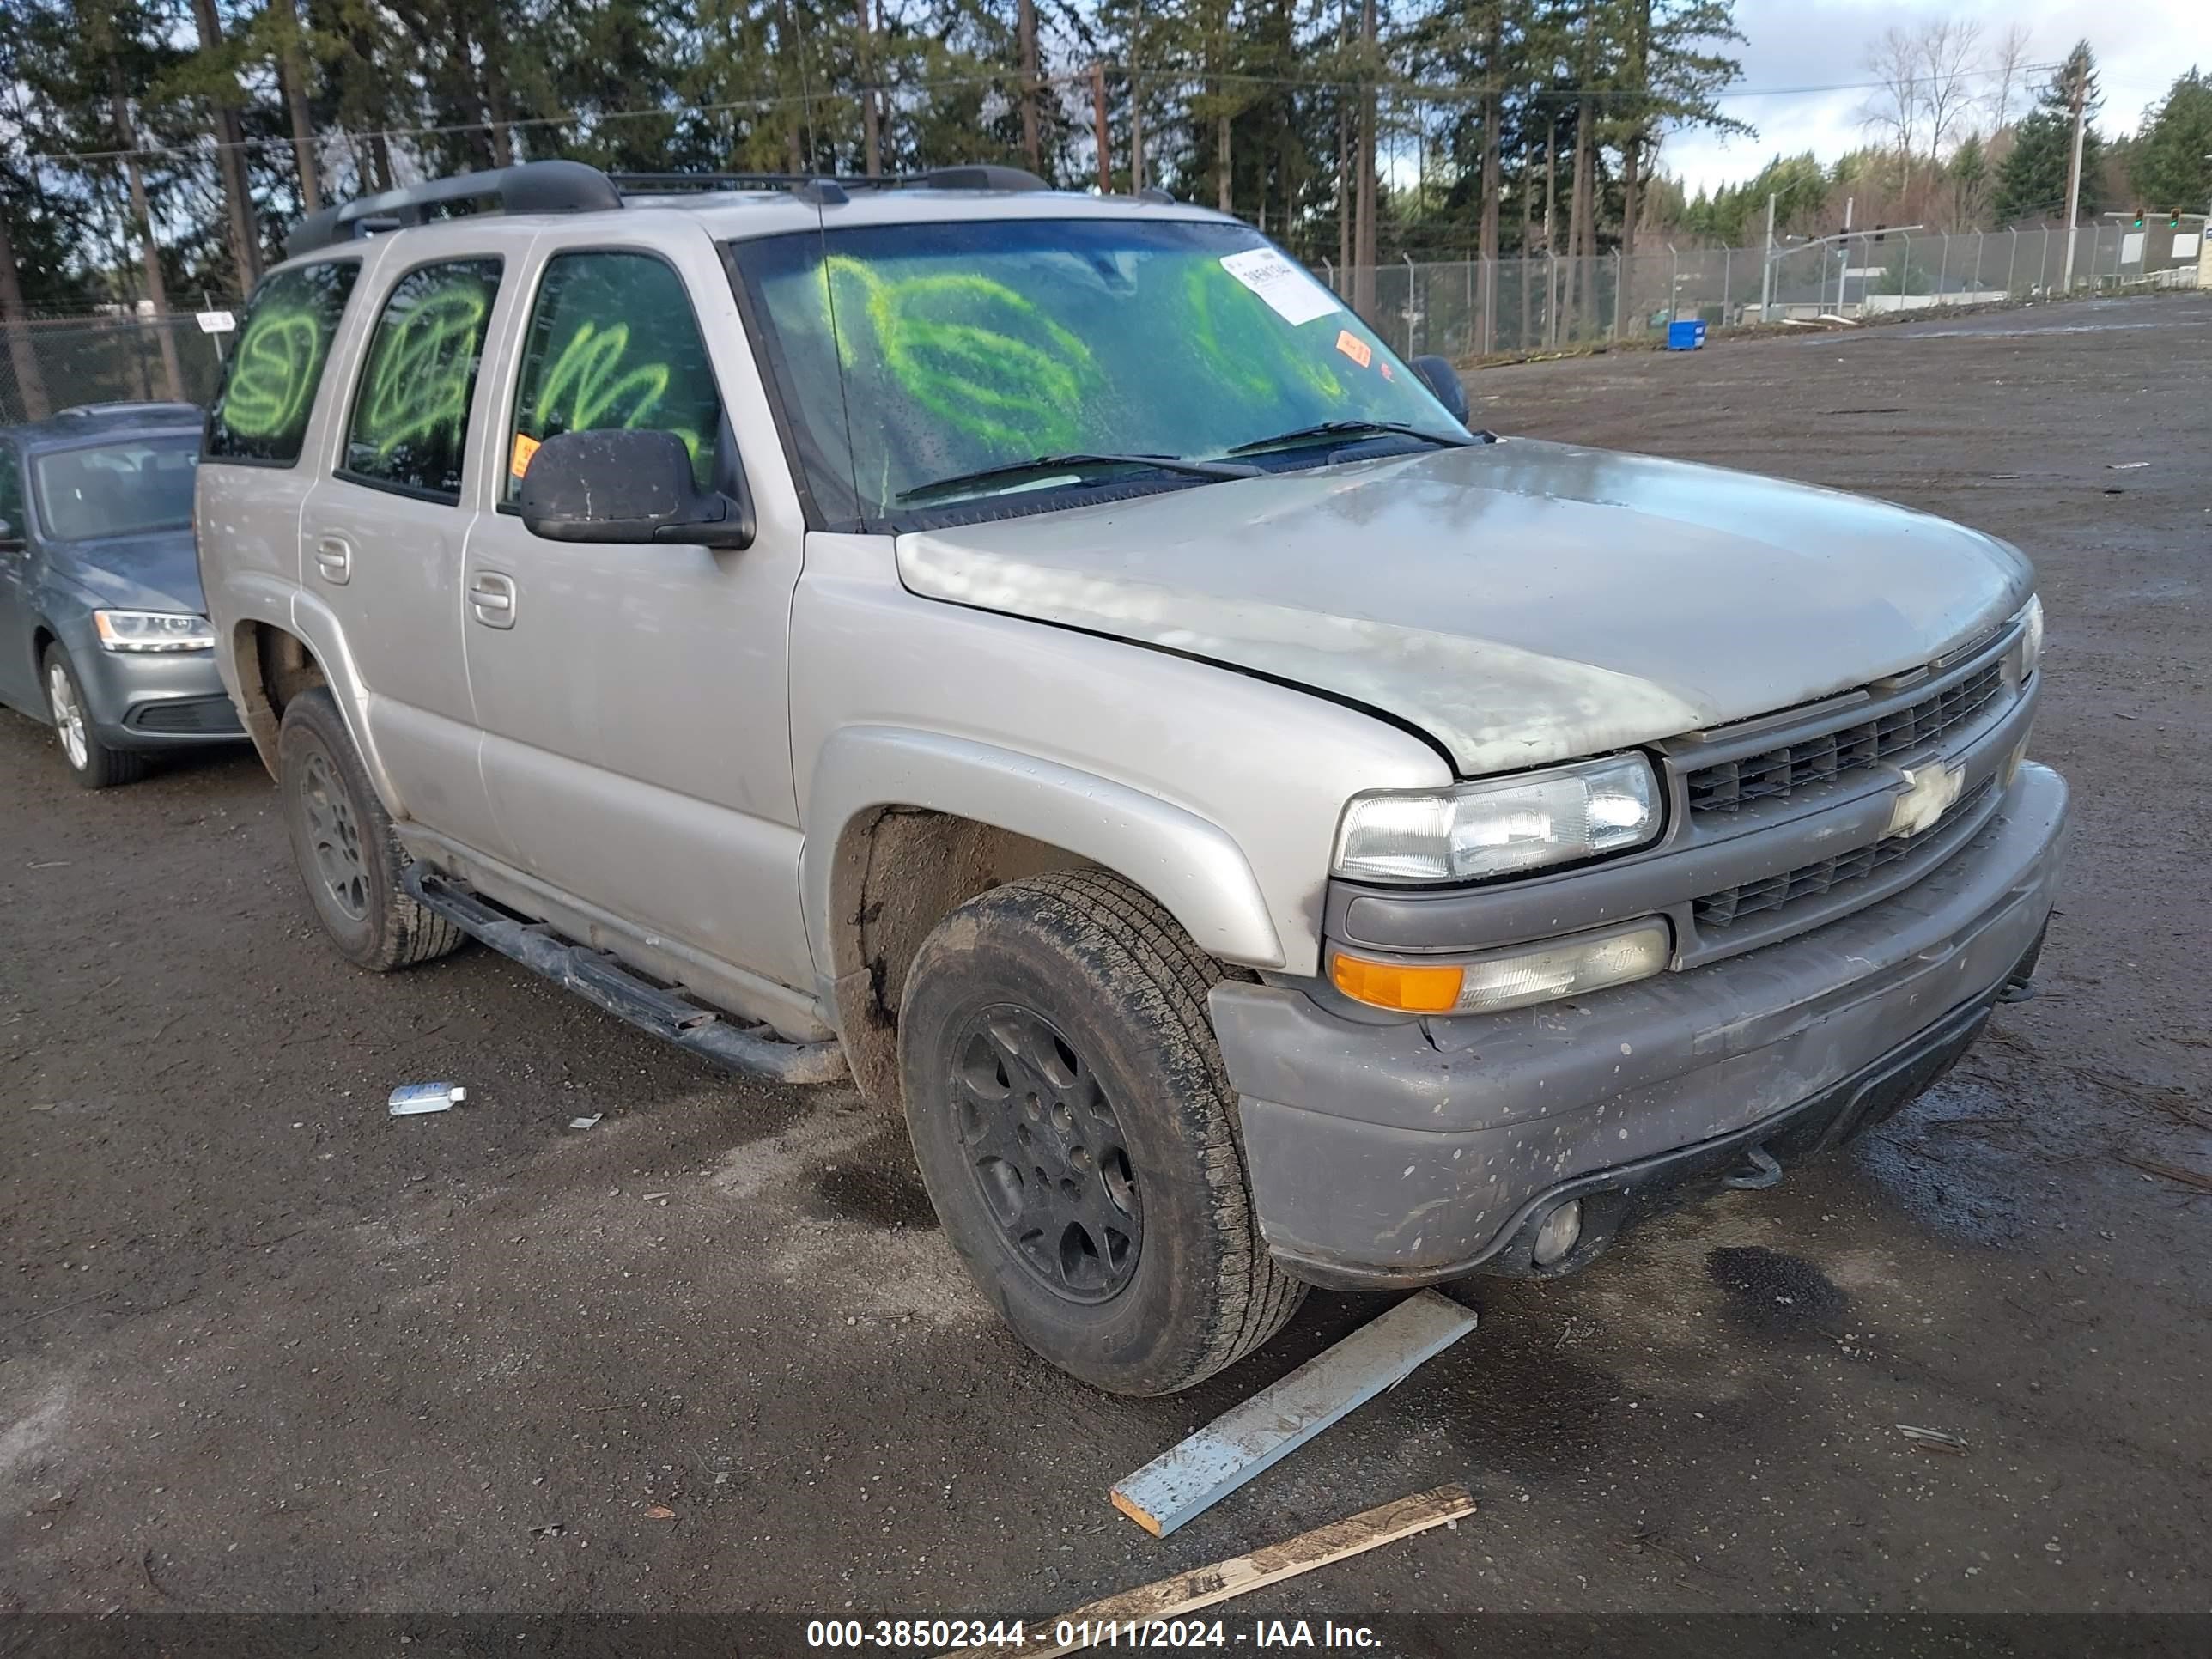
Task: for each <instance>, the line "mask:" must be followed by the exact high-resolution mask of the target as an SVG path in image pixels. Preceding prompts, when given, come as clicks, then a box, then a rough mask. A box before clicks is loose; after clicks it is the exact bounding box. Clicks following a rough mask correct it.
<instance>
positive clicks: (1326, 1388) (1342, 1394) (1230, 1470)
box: [1110, 1291, 1474, 1538]
mask: <svg viewBox="0 0 2212 1659" xmlns="http://www.w3.org/2000/svg"><path fill="white" fill-rule="evenodd" d="M1473 1329H1474V1310H1472V1309H1469V1308H1462V1307H1461V1306H1460V1304H1458V1303H1456V1302H1454V1301H1453V1300H1451V1298H1450V1297H1443V1296H1439V1295H1437V1293H1436V1292H1435V1291H1422V1292H1421V1293H1420V1294H1419V1295H1418V1296H1412V1297H1407V1298H1406V1300H1405V1301H1403V1302H1401V1303H1400V1304H1398V1305H1397V1306H1396V1307H1395V1308H1393V1309H1391V1310H1390V1311H1389V1312H1388V1313H1386V1314H1384V1315H1383V1316H1382V1317H1381V1318H1380V1319H1377V1320H1374V1321H1372V1322H1370V1323H1368V1324H1365V1325H1363V1326H1361V1327H1360V1328H1358V1330H1356V1331H1354V1332H1353V1333H1352V1334H1351V1335H1350V1336H1347V1337H1346V1338H1345V1339H1344V1340H1343V1341H1341V1342H1340V1343H1338V1344H1337V1345H1336V1346H1334V1347H1333V1348H1330V1349H1329V1350H1328V1351H1327V1352H1324V1353H1320V1354H1316V1355H1315V1356H1314V1358H1311V1359H1309V1360H1308V1361H1306V1363H1305V1364H1303V1365H1301V1366H1299V1367H1298V1368H1297V1370H1294V1371H1292V1372H1291V1374H1290V1375H1289V1376H1286V1377H1285V1378H1283V1379H1282V1381H1280V1382H1279V1383H1271V1384H1269V1385H1268V1386H1267V1388H1264V1389H1261V1390H1260V1392H1259V1393H1257V1394H1255V1395H1253V1396H1252V1397H1251V1398H1250V1399H1249V1400H1247V1401H1244V1403H1243V1405H1241V1406H1237V1407H1232V1408H1231V1409H1230V1410H1228V1411H1225V1412H1224V1413H1222V1414H1221V1415H1220V1416H1219V1417H1217V1418H1215V1419H1213V1421H1212V1422H1211V1423H1209V1424H1207V1425H1206V1426H1205V1427H1204V1428H1202V1429H1200V1431H1198V1432H1197V1433H1196V1434H1194V1435H1193V1436H1191V1437H1190V1438H1189V1439H1188V1440H1185V1441H1184V1442H1182V1443H1181V1444H1180V1445H1176V1446H1171V1447H1170V1448H1169V1449H1167V1450H1166V1451H1164V1452H1163V1453H1162V1454H1161V1455H1159V1456H1158V1457H1156V1458H1154V1459H1153V1460H1152V1462H1149V1463H1147V1464H1146V1465H1145V1467H1144V1468H1141V1469H1139V1470H1138V1471H1137V1472H1136V1473H1135V1474H1132V1475H1128V1476H1126V1477H1124V1478H1123V1479H1122V1480H1120V1481H1118V1482H1117V1483H1115V1487H1114V1490H1113V1492H1112V1493H1111V1494H1110V1496H1111V1497H1112V1498H1113V1500H1114V1507H1115V1509H1117V1510H1121V1513H1122V1514H1124V1515H1126V1516H1128V1517H1129V1518H1130V1519H1131V1520H1132V1521H1134V1522H1136V1523H1137V1524H1138V1525H1139V1526H1140V1527H1142V1528H1144V1529H1145V1530H1146V1532H1148V1533H1150V1534H1152V1536H1153V1537H1155V1538H1164V1537H1166V1536H1167V1535H1168V1534H1170V1533H1171V1532H1173V1531H1174V1530H1175V1529H1176V1528H1177V1527H1179V1526H1181V1525H1182V1523H1183V1522H1186V1521H1188V1520H1189V1519H1190V1518H1191V1516H1194V1515H1197V1514H1199V1513H1200V1511H1202V1510H1205V1509H1206V1508H1207V1507H1208V1506H1209V1505H1211V1504H1215V1503H1217V1502H1218V1501H1219V1500H1220V1499H1221V1498H1225V1497H1227V1496H1228V1495H1229V1494H1230V1493H1231V1492H1234V1491H1236V1490H1237V1487H1239V1486H1243V1484H1244V1483H1245V1482H1246V1481H1247V1480H1250V1479H1251V1478H1252V1477H1253V1476H1254V1475H1255V1474H1259V1473H1260V1472H1261V1470H1263V1469H1266V1468H1271V1467H1272V1466H1273V1465H1274V1464H1275V1463H1278V1462H1280V1461H1281V1460H1282V1459H1284V1458H1285V1457H1287V1456H1288V1455H1290V1454H1291V1453H1292V1452H1294V1451H1296V1450H1297V1449H1298V1448H1299V1447H1300V1446H1303V1445H1304V1444H1305V1443H1306V1442H1307V1441H1309V1440H1310V1439H1312V1438H1313V1437H1314V1436H1316V1435H1317V1434H1319V1433H1320V1432H1321V1431H1322V1430H1323V1429H1325V1428H1327V1427H1328V1425H1330V1424H1332V1423H1334V1422H1336V1421H1337V1420H1338V1419H1340V1418H1341V1417H1343V1416H1344V1415H1345V1414H1346V1413H1347V1412H1350V1411H1352V1410H1353V1409H1354V1408H1355V1407H1358V1406H1360V1405H1363V1404H1364V1403H1365V1402H1366V1401H1370V1400H1372V1399H1373V1398H1374V1397H1375V1396H1376V1395H1378V1394H1380V1393H1382V1392H1383V1389H1387V1388H1389V1387H1390V1386H1391V1385H1392V1384H1394V1383H1401V1382H1403V1381H1404V1380H1405V1378H1406V1377H1407V1376H1409V1375H1410V1374H1411V1373H1412V1372H1413V1369H1414V1368H1415V1367H1416V1366H1418V1365H1419V1364H1422V1363H1423V1362H1424V1361H1425V1360H1429V1359H1432V1358H1435V1357H1436V1356H1437V1354H1440V1353H1442V1352H1443V1351H1444V1350H1445V1349H1446V1348H1449V1346H1451V1345H1452V1344H1453V1343H1455V1342H1456V1341H1458V1340H1460V1338H1462V1336H1465V1335H1466V1334H1468V1332H1469V1331H1471V1330H1473Z"/></svg>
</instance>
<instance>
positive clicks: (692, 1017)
mask: <svg viewBox="0 0 2212 1659" xmlns="http://www.w3.org/2000/svg"><path fill="white" fill-rule="evenodd" d="M400 879H401V884H403V885H404V887H405V888H406V889H407V890H408V891H409V892H410V893H411V894H412V895H414V896H415V897H416V899H417V900H419V901H420V902H422V906H423V907H424V908H426V909H428V910H431V911H433V912H435V914H437V915H441V916H443V917H444V918H445V919H446V920H447V921H450V922H452V923H453V926H454V927H458V928H459V929H460V930H461V931H462V932H463V933H466V934H467V935H468V936H469V937H470V938H471V939H475V940H476V941H477V943H478V944H480V945H489V946H490V947H491V948H492V949H493V950H495V951H498V952H499V953H500V955H501V956H503V957H507V958H508V959H509V960H511V961H514V962H519V963H521V964H522V965H523V966H524V967H526V968H527V969H530V970H531V971H532V972H533V973H538V974H543V975H544V976H545V977H546V978H548V979H550V980H551V981H553V982H554V983H555V984H556V985H560V986H562V987H566V988H567V989H568V990H571V991H574V993H575V994H577V995H578V996H580V997H581V998H583V999H584V1000H585V1001H586V1002H588V1003H590V1004H592V1006H594V1007H597V1008H604V1009H605V1010H606V1012H609V1013H611V1014H613V1015H615V1016H616V1017H617V1018H621V1019H626V1020H628V1021H629V1023H630V1024H633V1025H635V1026H639V1027H641V1028H642V1029H643V1030H647V1031H650V1032H652V1033H653V1036H657V1037H659V1038H661V1039H662V1040H664V1041H665V1042H672V1043H674V1044H675V1045H676V1046H677V1047H678V1048H684V1049H689V1050H690V1052H691V1053H693V1054H696V1055H698V1056H699V1057H700V1058H701V1059H702V1060H713V1061H714V1063H715V1064H716V1065H717V1066H726V1067H728V1068H729V1069H730V1070H731V1071H732V1072H742V1073H744V1074H745V1075H746V1076H748V1077H764V1078H771V1079H775V1081H776V1082H778V1083H836V1082H840V1081H842V1079H845V1078H847V1077H848V1076H849V1075H851V1073H849V1072H848V1069H847V1067H846V1065H845V1051H844V1049H843V1048H842V1046H841V1045H839V1044H838V1043H836V1042H785V1041H784V1040H783V1039H782V1038H781V1037H779V1036H776V1035H775V1032H774V1030H771V1029H770V1028H769V1027H768V1026H766V1025H741V1024H737V1023H735V1022H733V1021H732V1020H731V1019H730V1018H728V1017H727V1016H726V1015H725V1014H721V1013H719V1012H716V1011H715V1010H714V1009H712V1008H702V1007H701V1006H699V1005H698V1004H697V1003H696V1002H693V1001H691V1000H689V999H688V998H686V997H685V996H684V994H682V993H681V992H679V991H665V990H663V989H662V988H661V987H659V986H658V985H655V984H653V983H652V982H651V981H647V980H644V979H641V978H639V977H638V976H637V975H635V974H633V973H631V972H630V971H629V969H627V968H624V967H623V965H622V963H620V962H619V961H617V959H616V957H614V956H613V955H612V954H611V953H610V952H608V951H594V950H592V948H591V947H590V946H588V945H577V944H574V943H573V942H572V941H570V940H568V939H563V938H562V936H561V935H560V934H558V933H555V932H554V931H553V929H552V928H550V927H548V926H546V925H545V924H544V922H530V921H521V920H520V919H518V918H517V917H514V916H511V915H507V913H506V912H505V911H504V910H500V909H496V908H494V907H493V906H491V905H489V904H487V903H485V902H484V901H483V900H482V899H480V898H478V897H477V896H476V895H475V894H474V893H472V892H471V891H470V890H468V889H467V888H465V887H462V886H459V885H458V884H455V883H454V882H453V881H451V880H449V879H448V878H446V877H444V876H441V875H439V874H438V873H436V872H435V871H432V870H428V869H426V868H425V867H424V866H422V865H420V864H410V865H409V866H407V869H406V871H405V872H404V874H403V875H402V876H401V878H400Z"/></svg>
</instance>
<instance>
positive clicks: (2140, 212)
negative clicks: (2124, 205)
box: [2136, 208, 2143, 230]
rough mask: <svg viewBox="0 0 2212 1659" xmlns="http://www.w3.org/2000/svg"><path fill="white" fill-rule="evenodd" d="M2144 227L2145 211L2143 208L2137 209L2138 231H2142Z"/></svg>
mask: <svg viewBox="0 0 2212 1659" xmlns="http://www.w3.org/2000/svg"><path fill="white" fill-rule="evenodd" d="M2142 225H2143V210H2142V209H2141V208H2137V209H2136V229H2137V230H2141V229H2142Z"/></svg>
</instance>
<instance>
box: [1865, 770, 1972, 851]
mask: <svg viewBox="0 0 2212 1659" xmlns="http://www.w3.org/2000/svg"><path fill="white" fill-rule="evenodd" d="M1899 776H1900V777H1902V778H1903V779H1904V780H1905V793H1903V794H1901V795H1899V797H1898V798H1897V799H1895V800H1893V801H1892V802H1891V803H1890V807H1889V829H1887V831H1886V832H1885V833H1887V834H1888V835H1892V836H1917V835H1918V834H1919V833H1920V832H1921V831H1922V830H1923V829H1928V828H1929V826H1930V825H1932V824H1933V823H1935V822H1936V819H1938V818H1940V817H1942V816H1943V814H1944V813H1946V812H1948V811H1950V810H1951V805H1952V803H1953V802H1954V801H1955V800H1957V799H1959V791H1960V789H1961V788H1962V787H1964V786H1965V784H1966V768H1965V767H1963V766H1955V765H1949V764H1946V763H1942V762H1936V763H1931V764H1929V765H1927V766H1907V767H1901V768H1899Z"/></svg>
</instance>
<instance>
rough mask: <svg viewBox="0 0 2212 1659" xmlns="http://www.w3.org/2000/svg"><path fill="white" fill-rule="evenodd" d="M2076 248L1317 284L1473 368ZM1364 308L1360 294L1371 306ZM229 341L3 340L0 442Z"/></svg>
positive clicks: (1802, 311)
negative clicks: (1482, 360)
mask: <svg viewBox="0 0 2212 1659" xmlns="http://www.w3.org/2000/svg"><path fill="white" fill-rule="evenodd" d="M2065 264H2066V233H2065V231H2064V230H2063V229H2061V230H2023V231H1994V230H1993V231H1967V232H1963V233H1960V234H1955V235H1938V234H1922V233H1918V232H1903V231H1890V232H1887V233H1886V234H1880V235H1877V234H1875V233H1873V232H1865V233H1862V234H1857V235H1854V236H1852V237H1850V238H1849V239H1848V240H1844V241H1840V242H1828V243H1814V244H1809V245H1801V246H1794V247H1780V248H1777V249H1776V250H1775V251H1774V252H1773V253H1772V255H1771V257H1763V250H1761V249H1759V248H1755V247H1752V248H1742V247H1738V248H1686V249H1680V250H1677V249H1674V248H1671V247H1668V246H1664V245H1662V246H1658V247H1656V248H1650V247H1647V248H1645V249H1643V250H1641V251H1639V252H1638V253H1637V254H1636V255H1635V256H1634V257H1633V258H1621V257H1620V255H1619V254H1602V255H1600V256H1598V257H1597V258H1584V259H1560V258H1544V257H1538V258H1524V259H1494V260H1463V261H1460V262H1457V263H1450V264H1395V265H1383V266H1378V267H1376V269H1374V270H1370V271H1362V270H1341V269H1331V268H1329V267H1328V266H1327V265H1324V266H1323V267H1322V270H1320V271H1319V272H1318V273H1317V274H1318V275H1320V276H1322V280H1323V281H1325V282H1327V283H1328V285H1329V286H1330V287H1331V288H1332V289H1335V291H1336V292H1337V293H1339V294H1340V295H1344V296H1345V297H1346V298H1347V299H1351V300H1352V301H1354V302H1355V304H1356V305H1357V306H1358V309H1359V310H1360V311H1361V313H1363V314H1364V316H1365V317H1366V319H1367V320H1368V323H1369V324H1370V325H1371V326H1372V327H1373V328H1374V329H1375V331H1376V333H1378V334H1380V335H1381V336H1382V337H1383V338H1384V339H1385V340H1387V341H1389V343H1390V345H1391V346H1392V348H1393V349H1395V350H1397V351H1398V352H1400V353H1401V355H1403V356H1409V357H1410V356H1419V354H1421V353H1423V352H1431V351H1433V352H1440V353H1442V354H1443V356H1447V357H1451V358H1455V359H1457V360H1460V361H1466V360H1468V359H1471V358H1477V357H1486V356H1493V355H1498V354H1510V353H1522V352H1534V351H1548V350H1559V349H1564V348H1566V347H1571V346H1577V345H1589V344H1595V343H1599V342H1601V341H1634V340H1647V339H1650V338H1652V337H1655V336H1658V335H1662V334H1663V333H1664V332H1665V331H1666V328H1667V325H1668V323H1670V322H1675V321H1680V320H1686V319H1693V318H1694V319H1699V320H1702V321H1703V322H1704V323H1705V325H1706V326H1707V327H1708V328H1709V329H1712V330H1721V329H1729V328H1737V327H1741V326H1743V325H1747V324H1755V323H1759V322H1761V321H1766V322H1777V323H1778V322H1783V321H1785V320H1788V319H1809V318H1814V317H1820V316H1829V315H1842V316H1845V317H1851V318H1860V317H1868V316H1876V315H1880V314H1882V313H1888V312H1896V311H1917V310H1922V309H1924V308H1928V307H1936V306H1966V305H1990V304H1995V303H1999V302H2002V301H2024V300H2036V299H2041V298H2044V297H2045V296H2047V295H2053V294H2057V293H2060V292H2062V291H2063V290H2064V288H2065V277H2064V271H2065ZM2198 286H2202V287H2204V288H2206V289H2212V252H2208V251H2207V247H2206V244H2205V242H2204V241H2203V238H2202V236H2201V235H2200V234H2199V233H2198V232H2197V231H2195V230H2192V229H2177V228H2170V227H2168V226H2166V225H2165V224H2163V223H2154V224H2153V225H2150V226H2147V227H2146V228H2144V229H2142V230H2140V231H2138V230H2134V229H2132V228H2127V227H2124V226H2118V225H2104V226H2099V227H2096V228H2086V227H2085V228H2082V229H2081V231H2079V232H2078V233H2077V234H2076V235H2075V248H2074V280H2073V292H2075V294H2077V295H2078V294H2090V293H2096V294H2113V293H2130V292H2135V291H2138V290H2143V289H2160V288H2184V287H2198ZM1363 290H1364V292H1363ZM225 338H226V337H224V336H217V335H210V334H207V333H204V332H203V331H201V329H200V327H199V325H198V323H197V319H195V318H193V317H191V316H189V315H176V316H171V317H168V318H166V319H152V318H133V317H97V318H84V317H79V318H66V319H52V320H46V321H35V322H29V323H23V324H18V325H15V326H12V327H6V328H0V339H3V340H4V342H5V345H6V349H5V351H4V352H0V424H8V423H11V422H17V421H25V420H38V419H40V418H42V417H43V416H46V415H49V414H52V412H53V411H54V410H58V409H65V408H67V407H69V406H70V405H71V404H90V403H108V402H115V401H121V400H126V399H134V398H182V399H184V400H185V401H186V402H190V403H197V404H204V403H205V402H207V400H208V399H209V398H210V397H212V396H213V395H214V392H215V387H216V380H217V378H218V377H219V375H220V374H221V373H222V344H221V342H222V340H223V339H225Z"/></svg>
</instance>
